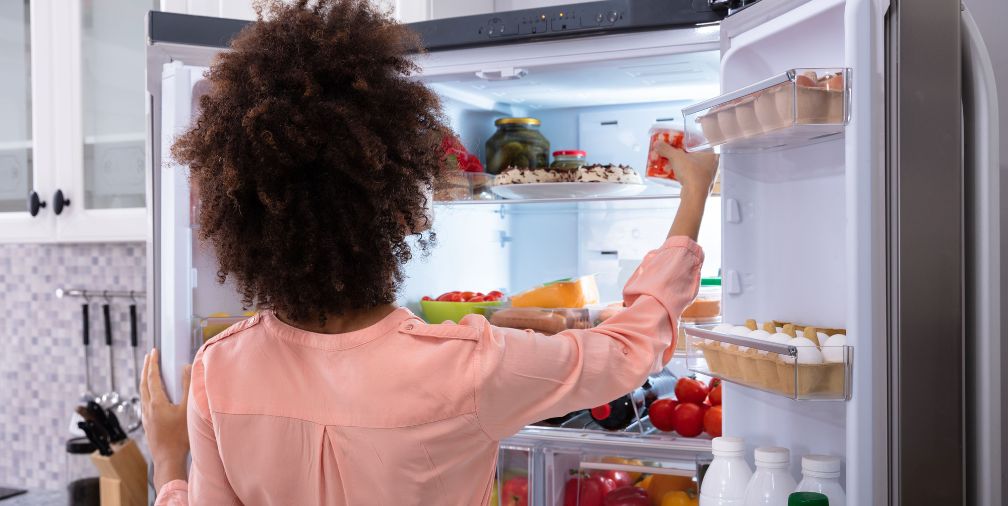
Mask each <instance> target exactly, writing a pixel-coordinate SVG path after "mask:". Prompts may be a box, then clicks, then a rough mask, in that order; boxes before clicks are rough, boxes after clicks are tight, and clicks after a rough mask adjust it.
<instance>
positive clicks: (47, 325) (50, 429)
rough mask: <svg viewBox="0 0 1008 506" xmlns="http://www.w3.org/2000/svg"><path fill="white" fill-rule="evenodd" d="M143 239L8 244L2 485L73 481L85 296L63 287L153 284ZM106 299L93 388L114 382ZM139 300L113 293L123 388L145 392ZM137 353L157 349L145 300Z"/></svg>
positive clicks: (2, 331) (1, 295) (2, 312)
mask: <svg viewBox="0 0 1008 506" xmlns="http://www.w3.org/2000/svg"><path fill="white" fill-rule="evenodd" d="M145 269H146V267H145V250H144V245H143V244H142V243H128V244H67V245H46V244H3V245H0V486H14V487H21V488H33V489H38V488H42V489H60V488H62V487H64V486H65V479H64V474H65V467H66V456H65V451H64V445H65V442H66V440H67V438H69V437H70V435H69V424H70V416H71V412H72V409H73V406H74V405H75V403H76V401H77V400H78V399H79V397H80V395H81V393H82V391H83V385H84V377H85V375H84V369H85V368H84V355H83V353H84V351H83V345H82V339H81V332H82V329H81V327H82V324H81V322H82V319H81V305H82V304H83V302H84V301H83V299H80V298H70V297H65V298H62V299H58V298H56V295H55V292H56V289H57V288H60V287H64V288H86V289H95V290H137V291H140V292H143V291H144V290H145V284H146V270H145ZM103 302H104V301H102V300H100V299H99V300H94V299H92V300H91V304H90V316H91V318H90V321H91V324H90V329H91V346H90V349H89V350H88V351H89V353H90V360H91V388H92V390H93V391H95V392H97V393H102V392H105V391H106V390H107V389H108V388H109V374H108V372H109V363H108V360H109V359H108V356H109V355H108V348H107V347H106V345H105V340H104V336H105V329H104V321H103V319H102V310H101V305H102V304H103ZM129 304H130V302H129V300H127V299H112V302H111V317H112V318H111V319H112V339H113V346H112V351H113V356H114V369H115V385H116V390H117V391H118V392H119V393H120V395H124V396H129V397H133V396H136V395H137V390H136V386H135V382H134V379H133V378H134V374H139V372H136V373H135V372H134V370H133V359H132V356H131V354H132V350H131V349H130V346H129V332H130V324H129ZM137 306H138V307H137V311H138V316H139V322H138V323H139V325H138V328H139V332H140V339H139V341H140V342H139V346H138V348H137V360H138V363H139V365H140V366H141V367H142V366H143V354H144V352H145V351H146V350H149V349H150V347H151V338H150V336H148V335H146V332H145V317H146V311H145V309H146V306H145V304H144V299H143V298H140V299H138V304H137Z"/></svg>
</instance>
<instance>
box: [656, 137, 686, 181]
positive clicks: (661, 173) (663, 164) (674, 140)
mask: <svg viewBox="0 0 1008 506" xmlns="http://www.w3.org/2000/svg"><path fill="white" fill-rule="evenodd" d="M684 135H685V134H684V133H683V131H682V130H679V129H678V128H671V127H669V126H668V125H665V124H662V123H655V124H654V125H652V126H651V130H650V131H648V137H649V138H650V139H651V142H650V144H649V146H648V158H647V176H648V177H649V178H651V180H652V181H655V182H657V183H661V184H676V185H678V184H679V182H678V181H676V177H675V170H674V168H673V167H672V166H671V164H670V163H669V160H668V158H665V157H663V156H661V155H659V154H658V150H657V147H656V145H657V144H658V143H659V142H665V143H668V144H671V145H672V147H674V148H679V149H682V148H683V137H684Z"/></svg>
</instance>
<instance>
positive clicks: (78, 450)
mask: <svg viewBox="0 0 1008 506" xmlns="http://www.w3.org/2000/svg"><path fill="white" fill-rule="evenodd" d="M95 450H97V448H95V445H94V444H93V443H92V442H91V441H89V440H88V438H86V437H75V438H73V439H67V442H66V451H67V453H72V454H74V455H87V454H90V453H94V451H95Z"/></svg>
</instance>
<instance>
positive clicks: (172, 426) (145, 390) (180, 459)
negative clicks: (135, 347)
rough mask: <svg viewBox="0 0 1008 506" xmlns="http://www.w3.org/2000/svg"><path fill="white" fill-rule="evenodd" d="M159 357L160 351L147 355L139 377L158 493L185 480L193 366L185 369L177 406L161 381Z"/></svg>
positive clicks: (144, 418) (144, 422) (146, 430)
mask: <svg viewBox="0 0 1008 506" xmlns="http://www.w3.org/2000/svg"><path fill="white" fill-rule="evenodd" d="M160 358H161V357H160V354H159V353H158V350H157V348H155V349H153V350H151V352H150V353H148V354H147V355H146V356H144V366H143V373H142V374H141V376H140V401H141V405H142V407H143V427H144V432H146V433H147V445H148V446H149V447H150V451H151V458H152V459H153V460H154V488H155V490H161V487H162V486H164V484H166V483H168V482H170V481H173V480H185V479H186V458H187V457H188V456H189V428H188V427H187V426H186V403H187V402H186V401H187V400H188V398H189V377H190V373H191V369H192V366H190V365H187V366H185V368H184V369H183V370H182V398H181V399H180V400H179V403H178V404H172V402H171V401H170V400H168V393H167V392H166V391H165V387H164V382H162V381H161V366H160V365H159V364H160Z"/></svg>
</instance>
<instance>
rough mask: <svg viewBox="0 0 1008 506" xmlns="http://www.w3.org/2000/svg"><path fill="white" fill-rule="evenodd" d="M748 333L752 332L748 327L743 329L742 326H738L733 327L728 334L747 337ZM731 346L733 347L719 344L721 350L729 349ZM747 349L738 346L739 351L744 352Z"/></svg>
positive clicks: (727, 344)
mask: <svg viewBox="0 0 1008 506" xmlns="http://www.w3.org/2000/svg"><path fill="white" fill-rule="evenodd" d="M750 332H752V331H751V330H749V327H744V326H741V325H739V326H738V327H733V328H732V329H731V331H729V332H728V333H729V334H732V335H735V336H742V337H748V336H749V333H750ZM732 346H733V345H731V344H729V343H721V347H722V348H731V347H732ZM748 349H749V348H748V347H746V346H739V350H741V351H746V350H748Z"/></svg>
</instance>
